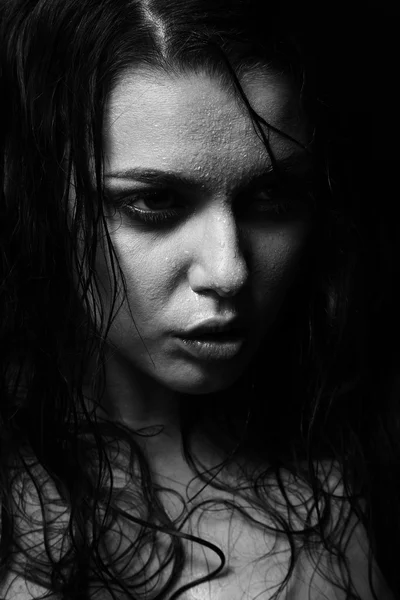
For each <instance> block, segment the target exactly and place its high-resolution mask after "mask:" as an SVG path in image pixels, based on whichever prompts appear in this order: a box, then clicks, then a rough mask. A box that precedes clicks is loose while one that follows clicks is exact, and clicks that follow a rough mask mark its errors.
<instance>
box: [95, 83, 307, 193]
mask: <svg viewBox="0 0 400 600" xmlns="http://www.w3.org/2000/svg"><path fill="white" fill-rule="evenodd" d="M241 83H242V87H243V89H244V91H245V93H246V95H247V98H248V100H249V101H250V104H251V106H252V108H253V109H254V110H255V111H256V112H257V113H258V114H259V115H260V116H261V117H263V118H264V119H265V120H266V121H267V123H269V124H271V125H273V126H274V127H276V128H277V129H279V130H281V131H284V132H286V133H288V134H289V135H291V136H292V137H294V138H295V139H298V140H299V141H302V142H304V141H305V140H304V135H305V132H304V129H305V128H304V121H303V120H302V119H301V117H300V115H299V108H298V103H297V98H296V96H295V94H294V93H293V90H292V88H291V86H290V84H289V82H288V81H287V80H286V79H284V78H283V77H282V76H278V75H274V74H272V73H263V74H262V75H260V74H259V75H258V76H249V77H247V78H246V80H244V81H242V82H241ZM269 137H270V142H271V144H272V147H273V150H274V152H276V155H277V156H278V157H279V156H282V157H284V156H287V155H288V154H291V153H292V152H293V151H294V150H296V147H295V145H294V144H293V143H290V142H288V140H287V139H285V138H284V137H283V136H281V135H278V134H274V133H273V132H270V135H269ZM105 141H106V147H105V156H106V171H107V170H109V171H113V170H116V171H121V170H125V169H129V168H132V167H141V168H149V169H165V170H171V169H172V170H179V171H182V170H185V171H187V172H189V171H190V172H191V173H193V174H194V173H196V172H197V173H198V174H199V175H201V176H202V177H203V178H204V179H209V180H212V181H214V182H215V183H217V182H219V183H221V184H222V183H223V182H226V181H227V180H228V178H229V177H230V176H232V175H233V174H235V175H238V174H239V173H240V172H241V171H245V173H246V174H247V173H248V172H249V171H251V169H252V168H255V169H257V168H259V167H260V164H263V165H265V164H266V163H268V162H269V157H268V154H267V153H266V150H265V146H264V144H263V142H262V141H261V140H260V138H259V137H258V135H257V134H256V132H255V130H254V126H253V123H252V121H251V119H250V116H249V114H248V111H247V109H246V108H245V106H244V105H243V104H241V103H240V101H239V100H238V98H237V97H236V96H235V94H233V93H232V90H227V89H226V88H225V87H223V86H222V84H221V83H220V82H219V81H218V79H217V78H212V79H211V78H210V77H209V76H208V75H206V74H191V75H182V76H179V77H178V76H172V75H171V76H168V75H166V74H161V73H159V72H132V73H128V74H126V75H125V76H124V77H122V78H121V80H120V81H119V83H118V84H117V85H116V87H115V88H114V89H113V90H112V92H111V94H110V97H109V100H108V103H107V106H106V119H105Z"/></svg>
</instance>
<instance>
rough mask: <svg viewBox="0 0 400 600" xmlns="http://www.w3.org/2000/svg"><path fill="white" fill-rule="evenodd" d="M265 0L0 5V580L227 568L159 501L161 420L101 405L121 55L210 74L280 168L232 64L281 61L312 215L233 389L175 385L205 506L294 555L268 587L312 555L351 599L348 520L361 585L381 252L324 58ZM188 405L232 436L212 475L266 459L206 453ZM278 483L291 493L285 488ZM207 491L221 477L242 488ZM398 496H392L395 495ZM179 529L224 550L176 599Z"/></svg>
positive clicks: (380, 439) (135, 589)
mask: <svg viewBox="0 0 400 600" xmlns="http://www.w3.org/2000/svg"><path fill="white" fill-rule="evenodd" d="M274 4H280V3H271V4H270V5H269V6H268V11H267V12H268V18H266V19H263V18H261V16H262V15H263V14H264V12H263V9H265V6H264V5H265V2H263V1H261V0H201V1H200V0H1V2H0V6H1V38H0V40H1V42H0V43H1V47H0V52H1V64H0V69H1V72H0V76H1V90H2V92H1V94H2V111H1V121H0V127H1V131H0V143H1V153H0V161H1V179H0V194H1V204H0V208H1V220H0V228H1V238H0V243H1V263H0V264H1V293H0V315H1V317H0V318H1V326H0V336H1V338H0V353H1V354H0V356H1V360H0V367H1V375H0V386H1V388H0V394H1V395H0V398H1V401H0V427H1V436H0V440H1V442H0V443H1V447H0V449H1V460H0V477H1V480H0V482H1V483H0V493H1V502H2V512H1V522H2V525H1V542H0V558H1V566H0V578H3V579H4V578H5V576H6V574H7V573H8V571H9V570H10V569H11V568H12V569H13V571H14V572H15V573H20V574H21V575H22V576H23V577H24V578H25V579H26V580H27V581H31V582H34V583H36V584H38V585H41V586H43V587H44V588H46V589H49V590H51V591H52V592H54V593H57V594H59V596H60V598H65V599H71V600H72V599H74V600H78V599H80V598H82V599H84V598H95V597H98V596H97V595H96V594H97V591H98V590H100V591H101V593H102V594H104V596H101V597H104V598H105V597H107V598H108V597H109V598H115V599H116V598H118V599H119V600H120V599H122V598H143V597H145V598H149V599H150V598H151V599H153V598H154V599H155V598H157V599H162V598H170V600H175V598H178V597H180V596H181V595H182V594H183V593H184V592H185V590H187V589H189V588H190V587H193V586H194V585H196V584H197V583H199V582H201V581H207V580H212V579H213V578H215V577H216V576H217V575H218V573H220V571H221V570H222V569H223V568H224V565H225V561H226V557H225V555H224V553H223V552H222V550H221V549H220V548H218V547H217V546H216V545H215V544H212V543H210V542H208V541H206V540H203V539H202V538H200V537H198V536H193V535H190V534H188V533H184V532H183V531H182V527H183V524H184V522H183V521H179V520H178V521H174V520H172V519H171V518H170V517H169V516H168V514H167V513H166V511H165V510H164V509H163V506H162V504H161V502H160V499H159V490H158V489H157V487H156V485H155V484H154V482H153V481H152V478H151V475H150V470H149V466H148V464H147V463H146V460H145V457H144V455H143V453H142V452H141V448H140V445H139V444H138V443H137V436H138V435H144V434H148V435H157V428H155V430H154V431H150V432H136V431H133V430H130V429H129V428H128V427H127V426H125V425H122V424H118V423H116V422H111V421H110V422H108V421H106V420H102V421H101V420H99V419H98V418H97V416H96V411H95V409H96V403H100V402H101V398H102V396H103V394H104V389H105V382H106V375H105V350H106V347H107V344H108V343H109V341H108V339H107V335H108V332H109V329H110V326H111V323H112V321H113V319H114V318H115V314H116V312H117V311H118V308H119V306H121V304H120V303H119V300H121V303H122V301H123V299H124V298H125V295H126V281H125V279H124V274H123V272H122V271H121V269H120V266H119V264H118V258H117V256H116V253H115V251H114V249H113V245H112V241H111V238H110V236H109V234H108V230H107V221H106V219H105V215H104V205H105V192H104V187H103V164H104V155H103V135H104V131H103V125H104V115H105V106H106V102H107V98H108V97H109V94H110V90H112V89H113V87H114V86H115V85H116V84H117V83H118V81H120V79H121V77H122V76H123V75H124V74H125V73H126V72H128V71H130V70H132V69H134V68H135V67H140V68H142V67H145V68H147V69H150V70H154V69H158V70H159V71H160V72H165V73H167V74H170V73H173V74H177V75H180V74H187V73H190V74H192V73H198V74H200V73H206V74H208V75H209V76H211V77H214V78H217V79H218V80H219V81H220V82H221V83H222V84H223V85H224V86H225V87H226V89H229V90H230V91H231V92H232V93H233V94H235V97H237V98H238V100H239V101H240V102H242V103H243V104H244V105H245V106H246V107H247V110H248V113H249V116H250V117H251V119H252V121H253V124H254V127H255V130H256V131H257V133H258V135H259V136H260V137H261V138H262V139H263V141H264V144H265V147H266V152H268V153H269V155H270V157H271V160H272V163H273V165H274V166H275V168H276V169H277V170H278V166H277V165H276V163H275V161H274V156H273V153H272V151H271V148H270V147H269V143H268V131H269V130H270V129H271V128H272V125H270V124H268V123H266V122H265V121H263V119H262V118H261V116H260V115H258V114H257V112H256V111H255V110H254V109H253V107H252V106H251V105H250V103H249V101H248V99H247V97H246V95H245V93H244V91H243V88H242V86H241V81H242V78H243V77H245V76H246V75H247V74H250V75H251V74H254V73H256V72H259V70H260V69H268V70H272V71H274V72H276V73H279V74H282V75H286V76H287V77H288V78H290V80H291V81H292V84H293V90H294V92H293V93H297V94H298V99H299V103H300V106H301V108H302V110H303V111H304V115H306V117H307V122H308V124H309V126H310V131H311V132H312V135H311V136H310V142H309V143H308V144H307V145H306V146H301V147H302V150H303V151H304V152H306V153H308V154H309V155H310V157H311V159H312V162H313V177H312V181H311V182H310V186H309V194H308V199H309V208H310V211H311V215H312V216H311V218H312V222H313V228H312V232H311V234H310V236H309V239H308V243H307V244H308V245H307V248H306V250H305V252H304V258H303V263H302V268H301V270H300V273H301V276H300V277H299V278H298V280H297V281H296V283H295V284H294V286H293V289H292V290H291V293H290V294H289V296H288V299H287V300H286V301H285V303H284V305H283V307H282V310H281V311H280V313H279V315H278V318H277V319H276V322H275V324H274V327H273V328H272V330H271V331H270V332H269V334H268V339H267V340H265V342H264V343H263V345H262V347H261V348H260V350H259V351H258V352H257V355H256V356H255V357H254V360H253V361H252V363H251V365H250V366H249V367H248V368H247V369H246V371H245V372H244V373H243V375H242V376H241V377H240V378H239V380H238V381H237V382H235V385H234V386H231V387H230V388H228V389H226V390H223V391H221V392H218V393H214V394H209V395H207V396H199V397H194V398H193V397H192V398H190V402H185V398H184V397H183V398H182V403H181V420H182V435H183V444H184V453H185V457H186V459H187V461H188V463H189V464H190V465H191V466H192V468H193V469H194V470H195V472H196V473H197V476H198V477H199V479H201V480H203V481H204V484H205V485H208V486H209V489H215V491H216V495H215V500H213V503H214V504H215V505H216V506H218V505H223V506H224V507H225V508H227V509H229V510H231V511H232V513H233V512H235V511H238V512H239V513H240V514H241V515H242V516H243V518H244V519H246V520H247V521H248V522H249V523H252V524H254V523H255V520H254V517H252V516H251V515H250V512H248V511H246V509H245V508H243V503H242V504H241V503H240V502H239V498H241V499H242V500H243V499H244V500H245V501H246V502H247V505H248V506H251V507H253V508H256V509H257V510H258V514H263V515H266V517H267V518H268V524H266V522H264V521H262V522H261V521H260V522H259V526H261V527H264V528H265V531H266V532H268V533H270V534H273V535H274V536H275V537H276V540H277V541H278V540H279V539H282V538H283V539H287V540H288V541H289V544H290V550H291V558H290V564H289V567H288V572H287V574H286V575H285V577H283V578H282V584H281V585H280V586H279V589H277V590H276V593H275V595H274V598H277V597H278V594H279V592H281V591H282V590H283V589H284V587H285V585H287V584H288V581H289V580H290V577H291V576H292V575H293V573H294V570H295V567H296V564H297V563H298V561H299V560H300V558H301V553H306V554H307V555H309V556H310V558H312V557H313V556H315V552H316V553H317V554H318V552H319V553H321V552H322V551H323V552H326V553H327V555H328V556H329V559H330V560H329V561H328V562H329V565H330V567H331V568H326V570H325V571H324V570H323V571H322V573H323V576H324V578H325V579H326V580H328V581H332V583H334V584H336V585H337V586H339V587H341V588H342V589H343V590H344V591H346V593H347V594H348V595H347V596H346V597H347V598H358V599H360V595H359V593H357V591H356V589H355V587H354V585H353V584H354V582H353V581H352V576H351V573H350V570H349V568H348V561H347V558H346V547H347V543H348V539H349V538H348V535H349V531H350V530H351V528H352V527H353V528H354V526H355V523H356V524H357V523H358V522H360V523H361V524H362V526H363V527H364V528H365V531H366V534H367V538H368V541H369V548H370V549H369V555H368V564H369V573H368V576H369V579H370V583H371V585H372V581H371V573H372V564H373V560H377V559H379V556H378V549H377V542H376V535H375V533H374V531H375V528H376V523H377V522H378V520H379V516H378V517H377V516H376V514H375V513H374V511H373V510H372V508H371V507H373V506H375V507H376V506H379V504H377V499H376V496H377V493H376V491H374V490H375V488H374V485H376V481H377V479H376V477H375V478H374V477H373V469H372V468H371V466H370V463H371V460H372V456H373V450H372V444H369V441H368V439H367V437H368V435H369V434H370V437H371V439H373V441H374V444H375V446H374V450H375V451H376V452H377V453H378V456H381V457H384V458H385V461H386V462H385V464H386V465H388V471H387V472H388V473H391V472H393V470H392V471H390V466H389V465H390V463H391V458H392V457H393V456H395V452H394V449H393V447H392V446H391V444H393V439H394V435H393V436H392V437H391V435H392V434H391V432H390V431H387V429H386V425H385V421H384V419H383V416H382V415H383V413H384V411H386V413H387V414H394V409H390V410H391V411H392V412H390V411H389V402H392V403H393V406H394V402H393V400H390V401H389V399H388V398H389V394H386V395H385V393H384V392H383V393H382V403H381V404H379V405H377V404H376V403H375V408H372V409H370V408H369V407H370V406H371V402H370V399H371V395H370V390H369V379H368V376H367V375H368V368H369V361H370V354H369V353H368V352H369V348H370V345H371V339H372V333H371V328H370V326H369V324H368V323H369V321H368V310H369V308H370V306H371V302H372V300H371V301H370V300H369V298H368V296H367V295H366V294H365V280H366V275H365V264H366V261H367V260H369V261H373V260H374V257H375V254H373V252H371V250H370V246H369V244H368V240H367V239H366V238H367V233H368V231H369V230H368V223H367V222H366V220H364V221H363V220H362V219H361V217H360V215H361V214H362V213H363V212H364V213H365V212H366V210H367V209H366V207H364V208H363V210H361V208H360V202H361V201H360V195H359V194H357V191H356V190H355V188H356V186H354V184H353V182H352V181H351V177H350V175H349V157H348V156H347V162H346V147H345V144H343V143H342V142H343V139H342V138H340V136H341V135H342V132H341V131H340V127H339V125H338V122H337V121H335V115H334V114H333V113H332V110H331V107H330V105H329V102H327V98H326V97H325V96H324V91H323V89H322V87H321V81H319V80H318V77H317V75H318V73H320V72H321V71H322V69H320V70H319V69H318V67H325V66H326V65H318V60H317V57H316V54H317V53H316V52H315V46H314V47H313V46H312V42H311V41H310V40H314V43H315V37H313V36H312V35H311V32H310V30H309V29H307V28H306V27H303V28H302V27H300V23H299V21H296V20H295V19H293V20H292V22H290V20H289V15H288V14H287V12H288V11H287V10H286V11H283V10H282V7H281V10H280V11H279V10H278V8H277V7H274ZM285 12H286V14H284V13H285ZM278 133H280V135H283V136H285V135H286V136H287V134H285V133H284V132H278ZM339 138H340V139H339ZM338 139H339V142H338ZM296 143H298V142H296ZM299 145H300V144H299ZM338 146H340V151H339V152H338V151H337V148H338ZM352 166H353V167H354V163H353V164H352ZM93 173H94V175H95V176H94V178H93ZM93 179H94V181H93ZM71 187H73V190H74V197H75V206H74V211H73V214H72V215H71V212H70V210H69V198H70V195H71ZM375 232H376V230H375ZM376 235H377V238H378V239H380V238H379V232H378V233H376ZM382 236H384V232H383V231H382ZM100 240H101V241H102V242H103V243H104V244H105V247H106V248H107V251H108V255H109V259H110V265H111V268H110V284H111V285H112V290H113V293H112V298H113V302H112V305H111V310H110V311H108V312H107V310H106V309H105V307H104V306H103V304H102V302H101V296H100V294H98V291H99V281H98V278H97V274H96V270H95V268H94V267H95V260H96V249H97V248H98V245H99V242H100ZM376 260H377V259H376ZM369 265H370V268H371V262H369ZM378 267H379V265H378V266H377V267H376V271H378ZM379 302H381V304H379ZM382 302H384V300H379V301H378V300H376V303H377V306H381V305H382ZM132 318H133V319H134V314H132ZM88 365H94V370H95V372H96V373H97V374H98V377H97V378H96V379H95V380H94V381H93V384H92V385H91V392H92V397H93V398H94V399H95V403H94V406H93V407H91V406H90V405H88V403H87V401H86V400H87V399H85V397H84V393H83V387H84V384H85V382H87V373H88ZM386 398H387V400H385V399H386ZM391 398H392V396H391ZM385 402H386V404H385ZM188 406H189V407H190V409H189V408H188ZM367 407H368V410H367ZM380 411H381V412H380ZM194 415H196V422H199V421H201V420H202V419H204V424H205V427H208V429H209V431H208V435H209V437H210V439H211V440H213V442H214V443H215V444H216V445H217V446H219V447H221V448H223V449H226V452H227V459H226V461H224V463H222V464H221V465H220V472H221V473H223V472H224V471H223V469H224V467H228V466H229V464H231V461H233V460H234V458H235V456H238V455H239V453H241V454H242V455H244V456H248V457H253V458H254V460H255V461H256V462H257V464H259V465H261V466H262V468H261V469H259V470H257V472H256V471H251V470H250V469H249V470H248V472H245V477H244V482H245V485H243V488H240V489H238V487H236V488H235V489H234V488H232V486H229V485H228V483H226V482H224V481H223V478H221V479H220V480H219V479H218V473H219V471H218V472H216V473H210V472H205V471H202V470H201V469H200V468H199V461H198V460H197V458H196V456H195V455H194V454H193V453H192V451H191V443H190V442H191V432H192V430H193V426H194V424H195V423H194ZM377 421H379V423H380V427H375V428H374V426H375V424H376V422H377ZM210 423H213V424H214V426H211V425H210ZM366 432H367V433H366ZM371 432H375V433H371ZM368 444H369V445H368ZM379 453H380V454H379ZM112 456H114V457H118V459H120V457H124V460H125V459H126V462H124V463H123V464H122V467H121V468H123V469H126V471H125V477H126V479H127V481H128V483H127V485H126V489H124V491H123V492H121V489H120V488H118V487H115V486H114V481H113V480H114V477H115V466H116V463H114V462H113V460H112ZM115 460H117V459H115ZM375 473H376V471H375ZM291 486H292V488H291ZM290 489H293V490H295V491H296V490H297V492H296V493H297V494H299V490H302V494H301V495H300V499H301V502H300V503H299V504H293V496H290V497H289V495H288V491H289V490H290ZM393 490H394V486H393ZM218 491H222V492H228V493H229V492H232V491H234V492H235V498H236V500H237V502H236V501H230V500H227V499H226V494H225V496H223V497H221V498H219V497H218V493H217V492H218ZM239 492H240V493H239ZM392 501H393V507H395V506H396V504H395V502H396V501H397V505H398V503H399V501H400V498H399V497H398V495H397V498H396V497H393V499H392ZM189 504H190V514H194V512H195V511H200V510H201V509H202V508H203V510H206V506H205V504H204V502H199V503H197V505H196V504H195V503H194V498H192V499H191V502H190V503H188V505H189ZM393 514H394V513H393ZM294 515H295V517H294ZM188 516H189V515H188V514H186V515H185V519H186V520H187V519H188ZM377 519H378V520H377ZM386 531H389V527H388V526H387V528H386ZM110 532H111V533H114V534H115V533H116V532H117V533H119V534H120V536H121V544H120V545H118V544H117V545H115V543H114V546H113V542H112V540H110ZM127 532H128V533H129V535H128V534H127ZM350 533H351V532H350ZM122 540H123V541H122ZM185 540H186V541H187V540H191V541H193V542H194V543H196V544H200V545H203V546H204V547H207V548H209V549H210V550H212V551H213V552H215V553H216V554H217V556H218V557H219V558H220V560H221V564H220V565H219V567H218V568H217V569H215V570H214V571H213V572H211V573H209V574H207V575H205V576H204V577H203V578H201V579H196V580H194V581H192V582H190V583H189V584H188V583H186V584H185V585H182V586H180V587H179V589H178V590H175V592H174V593H172V595H170V594H171V590H172V588H173V586H174V585H175V584H176V582H177V581H179V576H180V574H181V573H182V570H183V567H184V564H185V560H186V559H187V556H186V551H185V545H184V541H185ZM112 548H113V549H114V551H113V552H111V550H112ZM271 553H272V554H273V551H271ZM155 555H156V558H155ZM17 557H18V560H17ZM386 559H387V561H386V566H384V565H383V564H382V570H384V573H385V576H386V577H387V581H388V582H389V583H390V584H391V585H392V587H393V589H395V588H396V586H397V588H396V589H397V590H398V591H399V592H400V585H399V581H398V579H397V580H396V576H397V571H396V568H395V563H394V560H393V559H392V562H390V557H388V556H387V557H386V556H385V560H386ZM381 562H382V561H380V562H379V565H381ZM333 564H335V565H336V566H338V569H337V570H336V573H335V570H334V568H332V565H333ZM154 565H156V567H157V568H153V567H154ZM128 567H129V569H128ZM316 568H319V569H322V567H321V566H320V567H317V565H316ZM338 573H340V577H339V576H338ZM372 587H373V585H372ZM267 588H268V585H267V583H266V589H267ZM106 592H107V593H108V595H106ZM376 597H377V596H376V594H375V592H374V598H376Z"/></svg>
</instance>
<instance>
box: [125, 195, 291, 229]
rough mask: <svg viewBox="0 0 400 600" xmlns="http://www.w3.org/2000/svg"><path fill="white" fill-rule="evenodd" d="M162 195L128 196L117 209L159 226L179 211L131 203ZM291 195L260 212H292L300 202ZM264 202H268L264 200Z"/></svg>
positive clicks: (174, 218)
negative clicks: (137, 205) (147, 208)
mask: <svg viewBox="0 0 400 600" xmlns="http://www.w3.org/2000/svg"><path fill="white" fill-rule="evenodd" d="M163 193H165V191H164V192H163V191H162V190H160V191H159V192H140V193H137V194H131V195H130V196H128V197H125V198H123V199H121V200H120V201H119V202H118V203H117V204H118V207H119V208H121V209H122V210H125V211H127V212H128V213H129V216H130V217H132V218H133V219H134V220H135V221H140V222H142V223H144V224H149V225H161V224H165V223H168V222H171V221H174V220H176V219H177V218H178V217H179V215H180V211H178V210H176V209H166V210H152V209H151V210H142V209H140V208H136V207H134V206H133V203H134V202H137V201H138V200H143V201H144V202H146V199H150V198H153V199H156V198H157V197H159V196H161V195H162V194H163ZM293 195H294V193H293V192H292V194H291V197H290V198H288V197H287V198H286V199H285V200H282V201H278V202H273V201H271V202H270V203H269V204H270V207H269V208H268V209H267V210H263V211H260V212H266V213H273V214H274V216H279V215H282V214H285V213H288V212H290V210H293V208H294V205H295V203H296V204H297V203H298V202H300V204H301V198H299V193H298V191H297V193H296V194H295V196H296V199H295V200H294V199H293ZM265 202H268V201H267V200H266V201H265Z"/></svg>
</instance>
